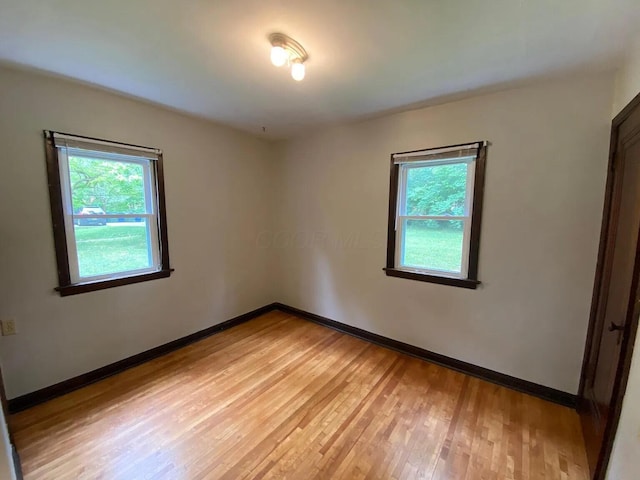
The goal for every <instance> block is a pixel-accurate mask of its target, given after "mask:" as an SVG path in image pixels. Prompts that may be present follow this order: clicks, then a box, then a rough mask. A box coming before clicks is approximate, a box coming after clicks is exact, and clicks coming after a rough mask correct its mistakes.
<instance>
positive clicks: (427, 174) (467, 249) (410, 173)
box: [385, 142, 486, 288]
mask: <svg viewBox="0 0 640 480" xmlns="http://www.w3.org/2000/svg"><path fill="white" fill-rule="evenodd" d="M485 157H486V142H476V143H472V144H466V145H454V146H451V147H443V148H435V149H426V150H420V151H414V152H403V153H395V154H393V155H391V191H390V198H389V230H388V244H387V266H386V268H385V271H386V273H387V275H390V276H395V277H402V278H410V279H414V280H422V281H426V282H434V283H442V284H446V285H453V286H458V287H465V288H476V286H477V285H478V284H479V283H480V282H479V281H478V249H479V246H480V237H479V235H480V218H481V210H482V190H483V184H484V165H485Z"/></svg>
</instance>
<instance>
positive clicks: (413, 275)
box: [383, 268, 480, 290]
mask: <svg viewBox="0 0 640 480" xmlns="http://www.w3.org/2000/svg"><path fill="white" fill-rule="evenodd" d="M383 270H384V272H385V273H386V274H387V276H388V277H398V278H407V279H409V280H418V281H420V282H429V283H438V284H440V285H450V286H452V287H461V288H469V289H472V290H475V289H476V288H478V285H480V282H479V281H478V280H471V279H469V278H450V277H439V276H437V275H428V274H426V273H417V272H407V271H406V270H398V269H395V268H383Z"/></svg>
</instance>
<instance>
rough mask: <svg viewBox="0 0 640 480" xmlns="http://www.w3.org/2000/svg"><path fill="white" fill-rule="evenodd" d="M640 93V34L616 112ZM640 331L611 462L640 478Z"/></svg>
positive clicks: (615, 471) (619, 82) (618, 477)
mask: <svg viewBox="0 0 640 480" xmlns="http://www.w3.org/2000/svg"><path fill="white" fill-rule="evenodd" d="M638 93H640V37H638V40H637V41H636V42H635V43H634V44H633V45H632V48H631V49H630V50H629V55H628V56H627V59H626V61H625V63H624V65H623V67H622V68H621V69H620V71H619V72H618V74H617V75H616V89H615V94H614V115H615V114H617V113H618V112H620V110H622V108H624V106H625V105H627V104H628V103H629V102H630V101H631V100H632V99H633V98H634V97H635V96H636V95H638ZM639 352H640V335H638V337H637V338H636V345H635V349H634V356H633V361H632V364H631V371H630V373H629V383H628V385H627V391H626V393H625V397H624V403H623V406H622V415H621V416H620V423H619V424H618V433H617V434H616V440H615V443H614V446H613V453H612V455H611V459H610V462H609V470H608V474H607V478H609V479H610V480H625V479H627V478H637V476H638V472H640V455H639V454H638V453H639V452H640V353H639Z"/></svg>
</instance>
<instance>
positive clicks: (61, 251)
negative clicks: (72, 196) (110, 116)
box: [44, 130, 174, 297]
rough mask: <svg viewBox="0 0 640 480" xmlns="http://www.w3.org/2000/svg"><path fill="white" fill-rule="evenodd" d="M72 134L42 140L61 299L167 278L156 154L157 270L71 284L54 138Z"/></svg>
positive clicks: (160, 179) (161, 183) (161, 186)
mask: <svg viewBox="0 0 640 480" xmlns="http://www.w3.org/2000/svg"><path fill="white" fill-rule="evenodd" d="M56 133H58V134H61V135H71V134H68V133H63V132H54V131H51V130H45V131H44V138H45V156H46V162H47V177H48V183H49V198H50V205H51V220H52V225H53V239H54V245H55V251H56V261H57V265H58V286H57V287H56V288H55V290H56V291H58V292H59V293H60V296H62V297H65V296H68V295H76V294H79V293H86V292H93V291H96V290H104V289H106V288H113V287H118V286H121V285H128V284H132V283H140V282H145V281H148V280H155V279H158V278H166V277H169V276H170V275H171V272H173V271H174V269H172V268H171V267H170V264H169V240H168V236H167V215H166V202H165V195H164V171H163V166H162V153H159V154H158V157H157V160H154V161H153V164H154V165H155V180H156V189H155V191H156V195H157V205H158V239H159V244H160V245H159V248H160V264H161V268H160V270H158V271H156V272H151V273H143V274H138V275H130V276H123V277H117V278H110V279H107V280H100V281H92V282H80V283H72V282H71V273H70V271H69V252H68V250H67V236H66V231H65V222H64V208H63V195H62V186H61V185H60V163H59V160H58V149H57V148H56V146H55V142H54V139H53V135H54V134H56ZM72 136H74V137H77V138H80V139H85V140H89V141H91V140H93V141H98V142H108V143H111V144H115V145H122V146H125V147H138V148H148V147H143V146H141V145H131V144H127V143H121V142H114V141H111V140H104V139H101V138H94V137H83V136H81V135H72Z"/></svg>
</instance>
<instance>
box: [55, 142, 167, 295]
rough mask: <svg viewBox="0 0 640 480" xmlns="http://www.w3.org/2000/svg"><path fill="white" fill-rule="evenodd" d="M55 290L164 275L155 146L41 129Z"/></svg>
mask: <svg viewBox="0 0 640 480" xmlns="http://www.w3.org/2000/svg"><path fill="white" fill-rule="evenodd" d="M45 142H46V153H47V172H48V176H49V194H50V197H51V214H52V220H53V233H54V241H55V247H56V257H57V261H58V281H59V286H58V288H57V289H56V290H58V291H59V292H60V294H61V295H62V296H65V295H72V294H76V293H83V292H87V291H93V290H99V289H103V288H110V287H115V286H119V285H124V284H128V283H135V282H141V281H145V280H152V279H156V278H163V277H168V276H169V275H170V272H171V269H170V268H169V252H168V242H167V222H166V215H165V211H164V182H163V178H162V152H161V151H160V150H157V149H153V148H147V147H139V146H135V145H126V144H121V143H116V142H108V141H104V140H97V139H92V138H86V137H79V136H75V135H68V134H62V133H57V132H52V131H45Z"/></svg>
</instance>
